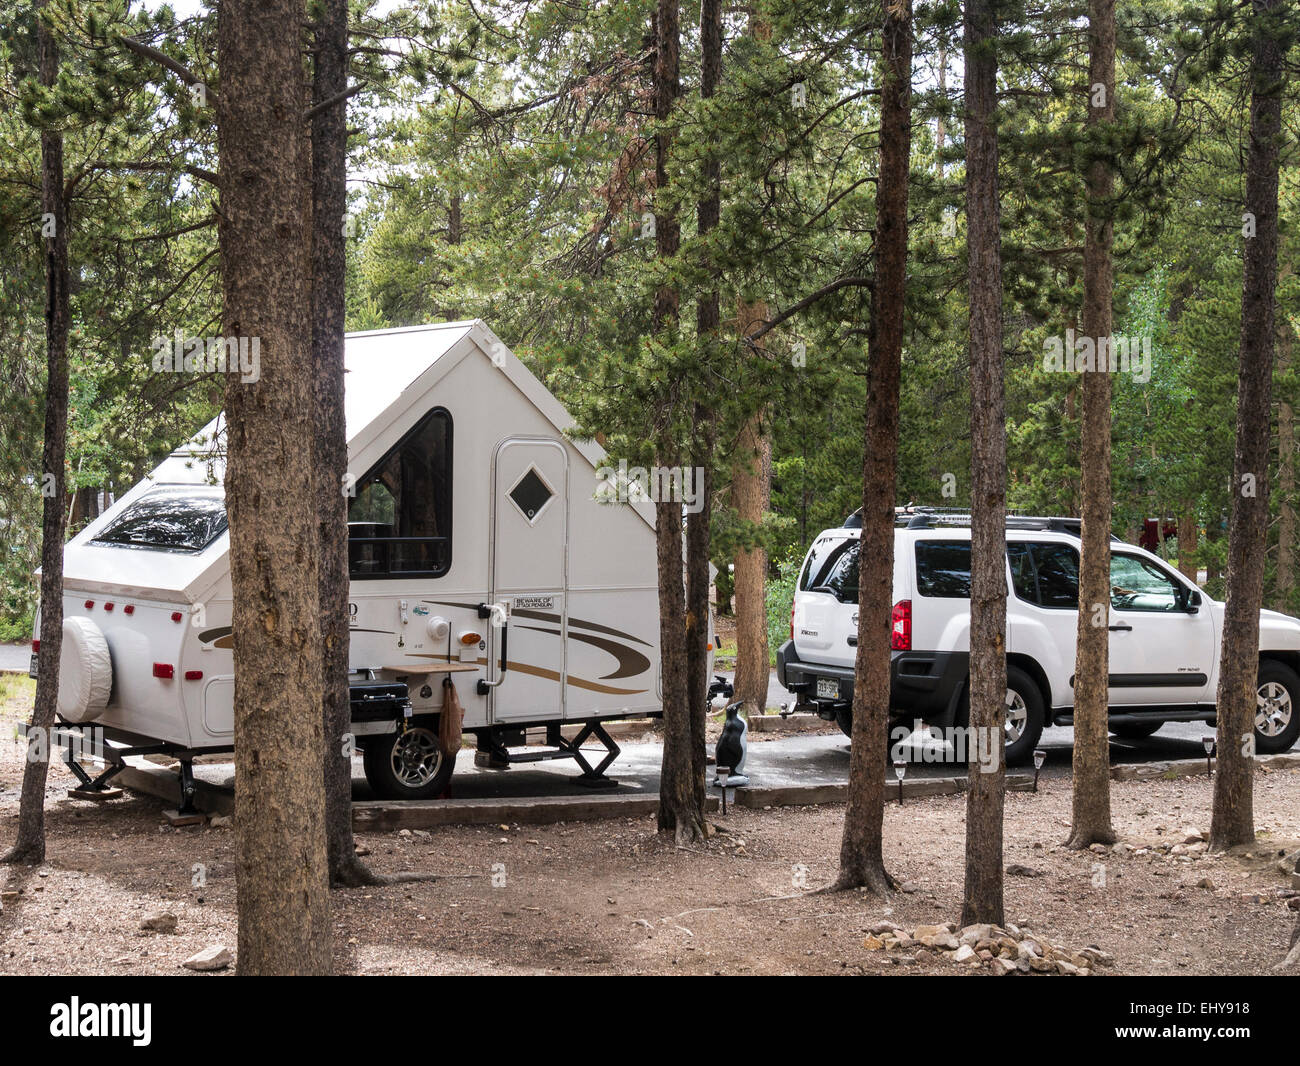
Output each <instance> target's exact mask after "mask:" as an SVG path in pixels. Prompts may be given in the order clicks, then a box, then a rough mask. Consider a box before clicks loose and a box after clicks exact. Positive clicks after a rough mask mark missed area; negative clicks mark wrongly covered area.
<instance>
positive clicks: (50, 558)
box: [0, 4, 69, 864]
mask: <svg viewBox="0 0 1300 1066" xmlns="http://www.w3.org/2000/svg"><path fill="white" fill-rule="evenodd" d="M40 7H42V8H43V7H45V4H41V5H40ZM37 40H38V47H39V50H40V80H41V84H42V85H44V86H46V87H47V88H52V87H53V86H54V84H55V82H56V81H57V80H58V74H59V48H58V44H57V43H56V42H55V40H54V36H53V34H52V33H51V32H50V30H49V28H48V27H47V26H46V25H45V21H44V19H43V18H42V17H41V12H40V11H39V10H38V12H37ZM41 211H42V213H43V214H45V215H47V216H49V218H50V220H51V221H52V222H53V227H54V232H53V233H52V234H50V235H49V236H47V237H46V238H45V437H44V441H43V443H42V445H41V475H42V476H41V477H40V478H39V479H38V484H39V485H40V487H41V491H42V493H43V499H42V510H41V622H40V641H41V647H40V651H39V652H37V667H36V673H37V678H36V705H35V707H34V708H33V710H32V721H31V728H32V730H33V731H36V732H37V743H36V746H33V745H32V742H31V740H30V739H29V741H28V757H27V761H26V763H25V764H24V766H23V784H22V792H21V794H20V796H19V800H18V836H17V838H16V840H15V841H14V845H13V847H12V848H10V849H9V851H7V852H6V853H5V854H4V856H3V859H2V860H0V861H4V862H25V863H31V864H36V863H40V862H44V861H45V784H46V780H47V779H48V776H49V769H50V760H51V759H52V758H53V757H54V754H53V745H52V744H51V743H50V729H51V727H52V726H53V725H54V715H55V712H56V710H57V709H58V703H59V662H60V658H61V653H62V649H63V540H64V535H65V533H66V531H67V514H68V512H67V511H66V510H65V508H64V499H65V495H64V494H65V492H66V491H67V490H66V480H67V479H66V476H65V465H66V462H65V460H66V455H67V442H68V325H69V311H68V225H69V211H68V204H67V201H66V199H65V198H64V189H63V134H62V133H60V132H59V131H58V130H42V131H41Z"/></svg>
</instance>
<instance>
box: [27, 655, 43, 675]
mask: <svg viewBox="0 0 1300 1066" xmlns="http://www.w3.org/2000/svg"><path fill="white" fill-rule="evenodd" d="M39 659H40V656H39V655H33V656H32V662H31V665H30V666H28V667H27V676H28V677H35V676H36V674H37V669H36V663H37V662H38V661H39Z"/></svg>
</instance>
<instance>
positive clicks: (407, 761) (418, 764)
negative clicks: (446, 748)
mask: <svg viewBox="0 0 1300 1066" xmlns="http://www.w3.org/2000/svg"><path fill="white" fill-rule="evenodd" d="M362 762H363V763H364V765H365V769H366V780H367V781H368V782H370V787H371V788H372V789H374V791H375V794H376V795H378V796H380V797H382V798H384V799H397V800H417V799H437V798H438V797H439V796H441V795H442V794H443V793H444V792H446V791H447V785H448V784H449V783H450V781H451V774H452V771H453V770H455V768H456V760H455V759H454V758H449V757H448V756H446V755H444V754H443V752H442V749H441V748H440V747H439V745H438V720H437V719H436V718H421V719H416V720H415V721H413V722H412V723H411V726H410V728H409V729H406V730H402V731H399V732H396V733H388V734H384V735H382V736H375V737H371V738H370V739H369V740H368V741H367V742H366V746H365V748H364V749H363V751H362Z"/></svg>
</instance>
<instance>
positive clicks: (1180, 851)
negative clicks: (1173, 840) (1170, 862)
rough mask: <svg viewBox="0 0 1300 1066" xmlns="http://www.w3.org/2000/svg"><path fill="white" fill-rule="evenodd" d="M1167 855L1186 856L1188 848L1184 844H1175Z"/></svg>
mask: <svg viewBox="0 0 1300 1066" xmlns="http://www.w3.org/2000/svg"><path fill="white" fill-rule="evenodd" d="M1169 854H1170V855H1186V854H1188V847H1187V845H1186V844H1175V845H1174V846H1173V847H1172V848H1170V849H1169Z"/></svg>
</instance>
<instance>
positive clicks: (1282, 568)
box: [1273, 315, 1296, 613]
mask: <svg viewBox="0 0 1300 1066" xmlns="http://www.w3.org/2000/svg"><path fill="white" fill-rule="evenodd" d="M1293 340H1294V334H1293V333H1292V331H1291V326H1290V324H1289V323H1288V322H1287V321H1286V319H1285V316H1281V315H1279V316H1278V322H1277V368H1278V371H1279V372H1280V373H1281V374H1285V373H1286V371H1288V370H1290V369H1291V352H1292V343H1293ZM1295 450H1296V440H1295V408H1294V407H1293V406H1292V404H1291V390H1290V389H1289V388H1288V389H1287V390H1286V391H1285V394H1284V395H1283V396H1279V397H1278V401H1277V487H1278V497H1279V499H1278V509H1277V510H1278V522H1277V580H1276V582H1275V584H1276V588H1277V591H1276V593H1275V595H1274V598H1273V606H1274V607H1275V608H1276V609H1277V610H1279V611H1285V612H1288V613H1289V612H1290V611H1291V597H1292V593H1293V591H1294V589H1295V578H1296V574H1295V552H1296V506H1295V504H1296V500H1295V490H1296V470H1295V467H1296V455H1295Z"/></svg>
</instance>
